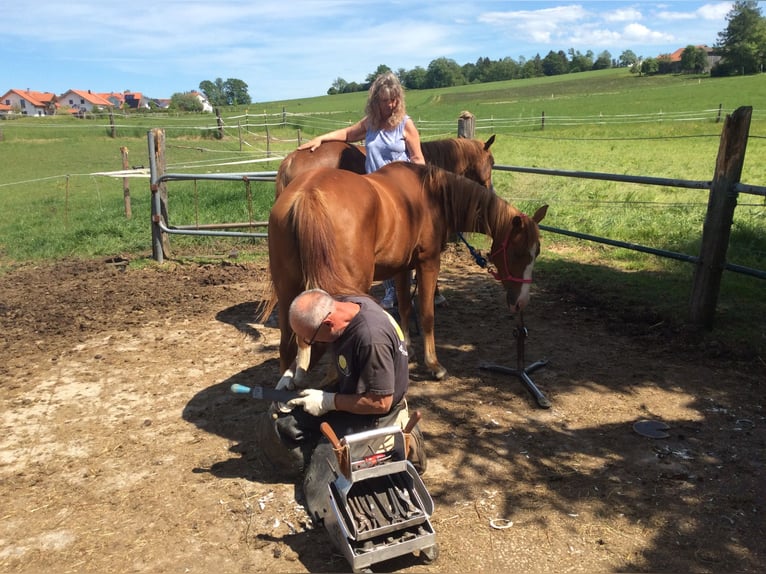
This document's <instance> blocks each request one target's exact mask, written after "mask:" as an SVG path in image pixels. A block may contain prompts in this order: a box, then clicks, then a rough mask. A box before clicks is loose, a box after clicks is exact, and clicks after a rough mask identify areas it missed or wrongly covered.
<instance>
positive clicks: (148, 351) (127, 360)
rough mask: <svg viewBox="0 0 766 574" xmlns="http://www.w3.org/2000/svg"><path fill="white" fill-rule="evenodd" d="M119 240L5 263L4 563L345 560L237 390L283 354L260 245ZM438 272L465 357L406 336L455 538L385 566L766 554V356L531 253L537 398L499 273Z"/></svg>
mask: <svg viewBox="0 0 766 574" xmlns="http://www.w3.org/2000/svg"><path fill="white" fill-rule="evenodd" d="M113 263H114V262H106V261H103V260H99V261H89V262H74V261H64V262H60V263H57V264H55V265H44V266H43V265H41V266H25V267H22V268H20V269H17V270H15V271H13V272H10V273H8V274H5V275H3V276H1V277H0V349H2V360H1V361H0V400H1V401H2V413H1V416H2V419H1V420H2V431H1V434H0V500H2V505H1V506H0V571H2V572H29V573H46V572H51V573H52V572H55V573H64V572H99V573H103V572H120V573H128V572H152V573H164V572H174V573H175V572H181V573H207V572H212V571H216V572H270V573H276V572H337V571H348V570H349V569H350V568H349V565H348V563H347V562H346V560H345V559H344V558H343V557H342V556H341V555H340V554H339V552H337V551H336V550H334V549H333V547H332V546H331V539H330V537H329V536H328V533H327V531H326V530H325V529H324V527H323V526H321V525H320V526H314V525H312V524H310V521H309V520H308V519H307V516H306V513H305V511H304V509H303V507H302V506H300V504H299V503H298V502H297V500H300V493H299V492H296V486H295V485H294V484H293V483H291V482H289V481H285V480H284V479H283V478H282V477H280V476H279V475H278V474H277V473H275V472H274V469H273V468H270V467H269V465H268V464H267V463H266V462H265V461H264V459H263V457H262V456H260V455H259V451H258V449H257V446H256V445H255V444H254V443H253V440H252V439H253V437H252V433H251V429H252V426H253V419H254V417H255V415H256V414H257V413H258V412H260V411H262V410H263V409H264V408H265V406H266V405H264V404H262V403H259V402H256V401H252V400H248V399H243V398H241V397H240V396H235V395H233V394H231V393H230V392H229V387H230V385H231V384H232V383H235V382H236V383H244V384H248V383H253V382H256V383H262V384H267V385H273V384H274V383H275V382H276V380H277V378H278V364H277V345H278V340H279V334H278V330H277V329H275V328H272V327H266V326H264V325H262V324H259V323H257V321H256V308H257V306H258V304H259V303H260V301H261V299H262V297H263V293H264V289H265V285H266V283H265V280H266V279H267V275H266V271H265V269H264V268H263V267H259V266H257V265H255V264H242V263H239V262H237V261H236V260H231V259H227V260H221V261H220V263H213V264H210V263H208V264H198V263H179V262H175V263H174V262H171V263H168V264H165V265H163V266H161V267H149V268H145V269H130V268H128V269H127V270H124V268H123V267H121V266H119V265H114V264H113ZM440 281H441V283H440V284H441V288H442V291H443V293H444V294H445V295H446V296H447V298H448V300H449V305H448V306H447V307H443V308H439V309H438V311H437V318H436V321H437V325H436V329H437V348H438V352H439V357H440V359H441V361H442V363H443V364H444V365H445V366H446V367H447V369H448V370H449V373H450V375H449V378H447V379H446V380H445V381H443V382H435V381H431V380H429V379H428V377H427V375H426V372H425V370H424V369H423V367H422V365H419V364H418V363H417V359H418V358H420V357H421V356H422V355H421V353H420V339H419V338H418V337H417V336H415V337H414V344H415V356H414V359H415V362H413V364H412V365H411V367H412V380H413V382H412V385H411V388H410V401H411V405H412V406H413V407H415V408H417V409H420V410H421V411H422V412H423V415H424V420H423V429H424V432H425V435H426V440H427V445H428V453H429V469H428V472H427V473H426V474H425V476H424V478H423V479H424V482H425V484H426V487H427V489H428V492H429V493H430V495H431V497H432V498H433V500H434V504H435V510H434V513H433V515H432V517H431V521H432V524H433V527H434V529H435V532H436V537H437V541H438V545H439V550H440V555H439V557H438V559H437V560H436V561H435V562H433V563H431V564H428V563H425V562H424V561H423V557H422V556H415V555H413V554H410V555H407V556H404V557H400V558H396V559H394V560H392V561H388V562H384V563H379V564H376V565H375V566H374V567H373V570H374V571H400V572H440V573H464V572H479V571H481V572H522V571H523V572H526V573H536V572H588V573H592V572H694V573H706V572H715V573H718V572H763V571H764V570H765V569H766V556H765V555H764V545H763V540H764V539H766V532H764V530H766V528H765V526H766V523H765V521H764V512H766V506H765V505H764V501H765V500H766V472H765V471H764V462H765V459H764V452H766V450H765V448H764V447H765V444H764V443H765V442H766V441H765V439H766V432H765V429H766V419H765V418H764V397H763V384H764V381H765V380H766V378H765V377H764V371H765V369H764V364H763V362H762V361H761V362H760V363H759V362H758V361H755V362H753V361H751V362H745V361H739V362H738V361H737V360H735V359H732V358H731V357H727V354H726V353H725V352H720V349H718V352H711V349H710V348H709V346H701V345H697V344H694V343H693V342H690V341H689V338H688V337H686V336H683V335H682V334H679V333H678V332H677V331H676V332H674V331H672V330H663V329H662V328H658V327H657V325H656V324H655V323H656V320H655V319H653V318H652V317H650V316H645V314H642V313H639V312H638V311H636V313H631V312H630V310H622V311H621V312H620V313H619V314H618V315H615V314H614V313H610V312H605V311H604V310H603V309H600V308H598V307H597V306H596V305H595V304H593V302H591V301H589V298H588V296H587V294H583V293H577V292H574V291H571V290H567V291H566V292H565V291H563V290H559V291H553V290H550V289H548V288H546V281H545V277H538V282H537V283H536V284H535V285H534V289H533V299H532V303H531V304H530V307H529V309H528V311H527V312H526V313H525V320H526V325H527V327H528V329H529V338H528V340H527V344H526V358H527V361H526V363H525V364H528V363H530V362H532V361H535V360H537V359H543V358H547V359H548V360H549V363H548V364H547V365H546V366H545V367H544V368H541V369H539V370H537V371H535V372H533V373H532V374H531V375H530V376H531V377H532V379H533V380H534V382H535V383H536V384H537V386H538V387H539V388H540V389H541V390H542V391H543V392H544V393H545V395H546V396H547V397H548V399H549V400H550V401H551V403H552V406H551V408H549V409H543V408H540V407H538V406H537V404H536V403H535V401H534V400H533V399H532V397H531V395H530V394H529V393H528V392H527V391H526V390H525V388H524V386H523V385H522V383H521V381H520V379H519V378H518V377H515V376H512V375H508V374H502V373H497V372H494V371H491V370H487V369H480V368H479V367H480V364H482V362H493V363H497V364H501V365H506V366H510V367H514V366H516V360H517V355H516V346H515V340H514V338H513V335H512V332H513V327H514V322H513V321H512V320H510V318H509V317H508V316H507V312H506V311H505V310H504V308H503V305H502V300H503V299H502V294H501V290H500V286H499V285H497V284H495V282H494V281H492V280H491V278H489V277H488V276H487V274H486V273H484V272H483V271H481V270H480V269H478V268H476V266H475V265H473V263H472V262H471V261H470V260H469V259H468V258H467V257H466V256H465V254H464V253H463V254H456V253H453V252H447V253H446V254H445V260H444V272H443V274H442V278H441V279H440ZM376 289H379V287H377V286H376ZM640 420H655V421H661V422H664V423H666V424H667V425H668V426H669V431H668V433H669V437H668V438H664V439H652V438H647V437H644V436H641V435H640V434H638V433H637V432H636V431H635V430H634V428H633V425H634V423H636V422H637V421H640ZM296 497H297V498H296Z"/></svg>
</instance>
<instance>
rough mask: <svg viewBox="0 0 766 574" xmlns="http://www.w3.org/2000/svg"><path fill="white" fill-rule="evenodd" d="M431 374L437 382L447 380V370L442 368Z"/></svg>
mask: <svg viewBox="0 0 766 574" xmlns="http://www.w3.org/2000/svg"><path fill="white" fill-rule="evenodd" d="M433 374H434V378H435V379H436V380H437V381H443V380H444V379H446V378H447V369H445V368H444V367H442V368H440V369H439V370H438V371H434V372H433Z"/></svg>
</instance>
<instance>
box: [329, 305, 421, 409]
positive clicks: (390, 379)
mask: <svg viewBox="0 0 766 574" xmlns="http://www.w3.org/2000/svg"><path fill="white" fill-rule="evenodd" d="M340 300H341V301H350V302H353V303H357V304H358V305H359V306H360V310H359V313H357V315H356V316H355V317H354V318H353V319H352V320H351V322H350V323H349V324H348V326H347V327H346V329H345V331H343V334H342V335H341V336H340V337H339V338H338V339H337V340H336V341H335V342H334V343H333V345H332V352H333V359H334V362H335V368H336V370H337V371H338V381H339V383H338V392H340V393H343V394H364V393H368V392H369V393H374V394H380V395H393V396H394V402H393V404H394V405H396V404H398V403H399V401H401V400H402V397H404V395H405V393H406V392H407V388H408V387H409V384H410V378H409V370H408V368H407V364H408V361H409V359H408V356H407V345H406V344H405V341H404V335H403V333H402V330H401V328H400V327H399V324H398V323H397V322H396V320H395V319H394V318H393V317H392V316H391V315H389V314H388V313H386V311H384V310H383V308H382V307H380V305H378V304H377V303H375V302H374V301H373V300H372V299H370V298H369V297H356V296H348V297H342V298H340Z"/></svg>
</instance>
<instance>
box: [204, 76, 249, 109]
mask: <svg viewBox="0 0 766 574" xmlns="http://www.w3.org/2000/svg"><path fill="white" fill-rule="evenodd" d="M199 89H200V90H201V91H202V93H203V94H205V97H206V98H207V101H208V102H210V104H211V105H212V106H213V107H218V106H235V105H237V104H240V105H241V104H250V103H252V101H251V100H250V94H248V93H247V84H246V83H245V82H243V81H242V80H239V79H237V78H229V79H228V80H226V81H225V82H224V81H223V80H222V79H221V78H216V79H215V82H211V81H210V80H204V81H202V82H200V83H199Z"/></svg>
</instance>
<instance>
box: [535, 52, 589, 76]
mask: <svg viewBox="0 0 766 574" xmlns="http://www.w3.org/2000/svg"><path fill="white" fill-rule="evenodd" d="M551 54H553V52H550V53H549V54H548V56H550V55H551ZM559 54H561V52H559ZM548 56H546V59H547V58H548ZM591 68H593V52H591V51H590V50H588V51H587V52H586V53H585V54H581V53H580V51H579V50H577V51H575V49H574V48H569V71H570V72H587V71H588V70H590V69H591ZM559 73H560V74H564V73H566V72H559ZM546 75H548V76H552V75H555V74H548V73H547V72H546Z"/></svg>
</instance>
